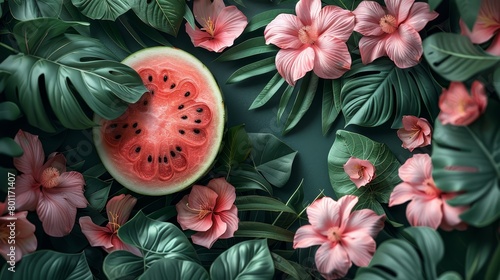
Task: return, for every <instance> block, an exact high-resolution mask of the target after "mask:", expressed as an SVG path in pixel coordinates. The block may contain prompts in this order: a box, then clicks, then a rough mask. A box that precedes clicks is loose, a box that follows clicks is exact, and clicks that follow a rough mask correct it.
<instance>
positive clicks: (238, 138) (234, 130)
mask: <svg viewBox="0 0 500 280" xmlns="http://www.w3.org/2000/svg"><path fill="white" fill-rule="evenodd" d="M251 150H252V143H251V142H250V138H248V134H247V132H246V131H245V126H244V125H238V126H233V127H231V128H229V129H228V130H227V132H226V134H225V135H224V147H223V148H222V151H221V154H220V156H219V160H218V161H219V163H220V164H222V166H223V167H224V168H225V169H226V171H227V172H228V173H230V172H231V169H232V168H233V167H234V166H238V164H240V163H241V162H243V161H244V160H245V159H247V158H248V155H250V151H251Z"/></svg>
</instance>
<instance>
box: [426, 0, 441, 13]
mask: <svg viewBox="0 0 500 280" xmlns="http://www.w3.org/2000/svg"><path fill="white" fill-rule="evenodd" d="M442 1H443V0H429V6H430V10H431V11H432V10H435V9H436V8H437V7H438V6H439V4H441V2H442Z"/></svg>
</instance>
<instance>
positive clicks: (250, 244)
mask: <svg viewBox="0 0 500 280" xmlns="http://www.w3.org/2000/svg"><path fill="white" fill-rule="evenodd" d="M273 275H274V265H273V259H272V257H271V253H270V252H269V248H268V247H267V241H266V240H265V239H260V240H250V241H244V242H240V243H238V244H236V245H234V246H233V247H231V248H229V249H228V250H226V251H225V252H224V253H222V254H221V255H220V256H219V257H217V259H215V261H214V262H213V263H212V266H211V267H210V276H211V278H212V279H217V280H233V279H239V280H253V279H262V280H264V279H272V278H273Z"/></svg>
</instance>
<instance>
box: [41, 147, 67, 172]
mask: <svg viewBox="0 0 500 280" xmlns="http://www.w3.org/2000/svg"><path fill="white" fill-rule="evenodd" d="M49 167H54V168H55V169H57V170H59V172H60V173H64V172H66V158H65V157H64V155H63V154H61V153H57V152H54V153H51V154H50V155H49V156H48V157H47V161H46V162H45V163H44V164H43V166H42V168H41V169H40V171H41V172H43V170H45V169H46V168H49ZM40 175H41V174H40Z"/></svg>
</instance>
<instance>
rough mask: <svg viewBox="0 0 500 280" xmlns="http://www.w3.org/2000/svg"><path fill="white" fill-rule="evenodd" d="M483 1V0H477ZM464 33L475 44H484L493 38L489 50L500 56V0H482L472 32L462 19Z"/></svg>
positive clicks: (461, 26) (461, 27)
mask: <svg viewBox="0 0 500 280" xmlns="http://www.w3.org/2000/svg"><path fill="white" fill-rule="evenodd" d="M477 1H481V0H477ZM460 29H461V30H462V34H463V35H466V36H468V37H469V38H470V40H471V41H472V43H474V44H482V43H485V42H487V41H489V40H490V39H491V38H493V37H494V38H493V41H492V42H491V44H490V46H489V47H488V49H486V51H487V52H489V53H490V54H492V55H498V56H500V35H498V33H499V32H500V1H498V0H482V1H481V7H480V9H479V13H478V15H477V19H476V22H475V23H474V26H473V27H472V32H471V31H470V30H469V28H468V27H467V25H465V23H464V22H463V20H460Z"/></svg>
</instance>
